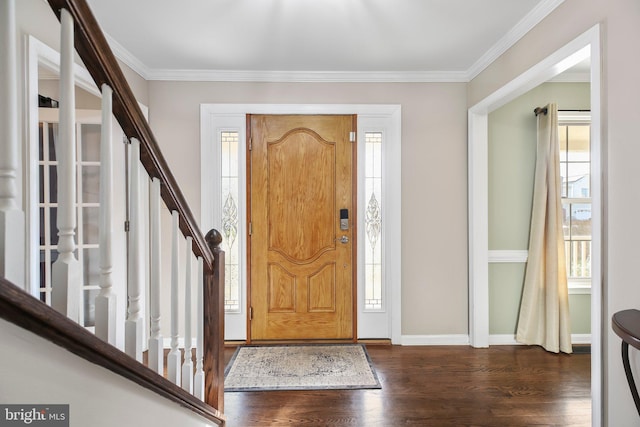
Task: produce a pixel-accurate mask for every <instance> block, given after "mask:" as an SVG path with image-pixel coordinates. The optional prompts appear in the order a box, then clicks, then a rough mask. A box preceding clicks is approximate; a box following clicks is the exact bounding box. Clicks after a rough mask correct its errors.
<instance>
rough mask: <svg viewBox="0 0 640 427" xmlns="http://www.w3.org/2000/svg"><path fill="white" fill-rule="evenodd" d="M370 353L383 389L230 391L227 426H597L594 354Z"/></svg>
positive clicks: (388, 349) (382, 349) (509, 349)
mask: <svg viewBox="0 0 640 427" xmlns="http://www.w3.org/2000/svg"><path fill="white" fill-rule="evenodd" d="M233 351H234V348H229V349H227V350H226V351H225V357H226V358H227V361H228V360H229V358H230V357H231V355H232V354H233ZM367 351H368V352H369V355H370V356H371V359H372V361H373V365H374V367H375V369H376V372H377V374H378V377H379V379H380V382H381V384H382V389H380V390H327V391H324V390H321V391H266V392H233V393H225V415H226V416H227V420H228V424H227V425H228V426H230V427H251V426H328V425H330V426H364V427H368V426H385V427H386V426H402V425H414V426H438V427H439V426H443V427H445V426H491V427H495V426H510V427H515V426H563V427H565V426H574V427H577V426H590V425H591V384H590V359H591V358H590V355H589V354H573V355H564V354H560V355H556V354H551V353H547V352H545V351H544V350H542V349H541V348H539V347H526V346H494V347H491V348H489V349H473V348H470V347H463V346H455V347H448V346H442V347H440V346H429V347H401V346H368V347H367Z"/></svg>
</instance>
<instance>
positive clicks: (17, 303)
mask: <svg viewBox="0 0 640 427" xmlns="http://www.w3.org/2000/svg"><path fill="white" fill-rule="evenodd" d="M0 317H2V318H3V319H5V320H7V321H9V322H11V323H14V324H16V325H18V326H20V327H22V328H24V329H27V330H29V331H31V332H33V333H35V334H37V335H39V336H41V337H43V338H45V339H47V340H49V341H51V342H53V343H54V344H57V345H59V346H61V347H63V348H65V349H67V350H69V351H70V352H72V353H74V354H76V355H78V356H80V357H82V358H83V359H86V360H88V361H89V362H92V363H95V364H97V365H100V366H102V367H104V368H106V369H109V370H111V371H113V372H115V373H117V374H119V375H121V376H123V377H125V378H128V379H129V380H131V381H134V382H135V383H137V384H140V385H141V386H143V387H145V388H147V389H149V390H151V391H153V392H155V393H157V394H158V395H160V396H163V397H165V398H167V399H169V400H171V401H173V402H175V403H178V404H179V405H181V406H183V407H185V408H187V409H189V410H191V411H193V412H195V413H196V414H199V415H200V416H202V417H204V418H206V419H208V420H210V421H212V422H213V423H215V424H217V425H224V424H225V417H224V415H223V414H222V413H221V411H219V410H217V409H214V408H213V407H211V406H209V405H207V404H206V403H204V402H202V401H201V400H200V399H197V398H196V397H194V396H193V395H191V394H190V393H188V392H186V391H185V390H183V389H182V388H180V387H178V386H177V385H175V384H173V383H172V382H171V381H169V380H167V379H165V378H163V377H161V376H160V375H158V374H157V373H155V372H154V371H152V370H151V369H149V368H147V367H145V366H144V365H142V364H141V363H138V362H137V361H136V360H135V359H133V358H131V357H129V356H127V355H126V354H125V353H123V352H122V351H120V350H118V349H117V348H116V347H114V346H112V345H110V344H108V343H106V342H104V341H102V340H101V339H100V338H98V337H96V336H95V335H94V334H92V333H91V332H89V331H87V330H85V329H84V328H83V327H81V326H80V325H78V324H77V323H75V322H74V321H72V320H70V319H69V318H67V317H66V316H64V315H62V314H60V313H58V312H57V311H56V310H54V309H52V308H51V307H49V306H48V305H46V304H45V303H43V302H41V301H40V300H38V299H36V298H34V297H33V296H31V295H29V294H28V293H26V292H25V291H23V290H22V289H20V288H18V287H17V286H15V285H14V284H12V283H11V282H9V281H7V280H6V279H4V278H2V277H0Z"/></svg>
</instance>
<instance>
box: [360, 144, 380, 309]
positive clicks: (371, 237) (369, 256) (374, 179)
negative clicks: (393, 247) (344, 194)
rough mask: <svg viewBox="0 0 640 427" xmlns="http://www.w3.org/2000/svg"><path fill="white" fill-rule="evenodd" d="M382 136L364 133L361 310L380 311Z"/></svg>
mask: <svg viewBox="0 0 640 427" xmlns="http://www.w3.org/2000/svg"><path fill="white" fill-rule="evenodd" d="M382 138H383V134H382V132H366V133H365V153H364V155H365V189H364V193H365V206H364V212H365V213H364V227H365V241H364V245H365V251H364V254H365V255H364V258H365V284H364V289H365V295H364V308H365V310H371V311H376V310H382V309H383V302H384V301H383V297H382V296H383V295H384V293H383V288H384V282H383V276H382V225H383V222H382V197H383V194H382Z"/></svg>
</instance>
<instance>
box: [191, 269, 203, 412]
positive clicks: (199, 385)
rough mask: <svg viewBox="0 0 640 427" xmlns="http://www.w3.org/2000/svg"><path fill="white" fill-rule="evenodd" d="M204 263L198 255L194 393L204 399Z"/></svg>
mask: <svg viewBox="0 0 640 427" xmlns="http://www.w3.org/2000/svg"><path fill="white" fill-rule="evenodd" d="M203 275H204V265H203V261H202V258H201V257H198V280H196V283H197V286H198V292H197V293H196V295H197V301H196V304H197V307H198V310H197V313H196V373H195V376H194V379H193V394H194V395H195V396H196V397H197V398H198V399H200V400H203V401H204V363H203V358H202V353H203V349H204V276H203Z"/></svg>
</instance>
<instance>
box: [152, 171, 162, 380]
mask: <svg viewBox="0 0 640 427" xmlns="http://www.w3.org/2000/svg"><path fill="white" fill-rule="evenodd" d="M150 200H151V201H150V202H149V210H150V230H149V233H150V234H151V236H150V240H151V272H150V275H151V280H150V284H149V300H150V307H149V313H150V316H151V336H150V337H149V368H150V369H153V370H154V371H155V372H157V373H158V374H160V375H164V346H163V343H162V334H161V333H160V292H161V289H162V287H161V277H162V271H161V270H162V264H161V260H160V242H161V239H160V235H161V229H160V214H161V211H160V209H161V205H160V180H159V179H158V178H153V179H152V180H151V195H150Z"/></svg>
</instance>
